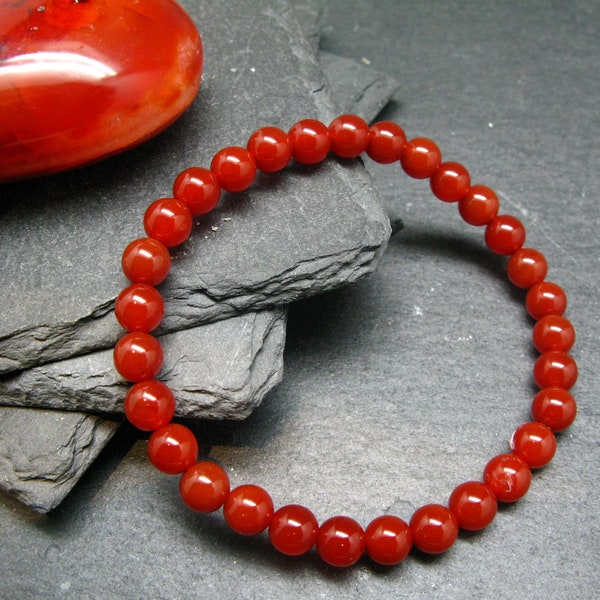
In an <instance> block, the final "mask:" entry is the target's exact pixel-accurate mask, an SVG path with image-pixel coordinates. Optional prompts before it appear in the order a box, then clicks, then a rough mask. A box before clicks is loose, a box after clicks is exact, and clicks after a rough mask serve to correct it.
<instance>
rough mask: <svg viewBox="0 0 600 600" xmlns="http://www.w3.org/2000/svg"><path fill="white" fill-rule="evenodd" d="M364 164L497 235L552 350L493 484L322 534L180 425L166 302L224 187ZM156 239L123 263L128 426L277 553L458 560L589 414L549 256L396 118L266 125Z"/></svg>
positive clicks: (495, 467)
mask: <svg viewBox="0 0 600 600" xmlns="http://www.w3.org/2000/svg"><path fill="white" fill-rule="evenodd" d="M330 152H331V153H333V154H335V155H337V156H339V157H341V158H347V159H351V158H355V157H358V156H359V155H360V154H362V153H363V152H366V153H367V155H368V156H369V157H370V158H371V159H373V160H374V161H376V162H379V163H394V162H400V164H401V166H402V168H403V170H404V171H405V172H406V173H407V174H408V175H410V176H411V177H413V178H416V179H429V183H430V187H431V190H432V192H433V194H434V195H435V196H436V197H437V198H439V199H440V200H442V201H443V202H454V203H457V205H458V210H459V213H460V215H461V217H462V218H463V219H464V220H465V221H466V222H467V223H469V224H471V225H474V226H479V227H485V235H484V237H485V243H486V245H487V246H488V248H489V249H490V250H491V251H492V252H493V253H494V254H498V255H501V256H507V257H508V261H507V265H506V270H507V275H508V278H509V280H510V281H511V282H512V283H513V284H514V285H516V286H517V287H519V288H523V289H526V290H528V291H527V296H526V300H525V304H526V309H527V311H528V313H529V314H530V315H531V317H532V318H533V319H534V320H535V321H536V323H535V326H534V327H533V343H534V345H535V347H536V349H537V350H538V351H539V352H540V356H539V357H538V359H537V360H536V361H535V364H534V367H533V377H534V380H535V383H536V385H537V386H538V387H539V388H540V391H539V392H538V393H537V394H536V395H535V397H534V399H533V402H532V405H531V414H532V417H533V420H532V421H530V422H527V423H524V424H522V425H521V426H519V427H518V428H517V429H516V430H515V432H514V433H513V435H512V438H511V440H510V447H511V452H510V453H503V454H499V455H498V456H495V457H493V458H492V459H491V460H490V461H489V462H488V463H487V465H486V466H485V468H484V471H483V477H482V481H467V482H465V483H462V484H461V485H459V486H458V487H456V488H455V489H454V490H453V491H452V493H451V495H450V497H449V500H448V505H447V506H444V505H442V504H427V505H425V506H422V507H420V508H418V509H417V510H416V511H415V513H414V514H413V515H412V517H411V518H410V520H409V522H408V523H407V522H406V521H404V520H402V519H401V518H399V517H397V516H393V515H383V516H380V517H378V518H376V519H375V520H373V521H372V522H371V523H369V524H368V526H367V527H366V528H365V529H363V528H362V527H361V525H360V524H359V523H357V522H356V521H355V520H354V519H352V518H350V517H347V516H334V517H332V518H329V519H327V520H326V521H325V522H323V523H322V524H321V525H319V524H318V522H317V519H316V518H315V516H314V515H313V513H312V512H311V511H310V510H309V509H307V508H305V507H304V506H301V505H298V504H290V505H287V506H283V507H281V508H279V509H278V510H277V511H275V509H274V506H273V501H272V499H271V497H270V495H269V494H268V493H267V492H266V491H265V490H264V489H263V488H261V487H260V486H257V485H252V484H246V485H241V486H239V487H237V488H235V489H233V490H231V488H230V482H229V477H228V475H227V473H226V472H225V471H224V469H223V468H222V467H221V466H220V465H218V464H217V463H215V462H212V461H209V460H201V461H199V462H197V458H198V442H197V440H196V437H195V435H194V434H193V433H192V431H191V430H190V429H189V428H187V427H185V426H184V425H181V424H178V423H172V422H171V421H172V419H173V416H174V413H175V399H174V397H173V394H172V392H171V390H170V389H169V388H168V386H166V385H165V384H164V383H162V382H161V381H159V380H157V379H156V376H157V375H158V373H159V371H160V369H161V366H162V362H163V351H162V348H161V345H160V342H159V341H158V340H157V339H156V337H154V336H152V335H151V334H150V332H151V331H153V330H154V329H155V328H156V327H158V325H159V324H160V323H161V321H162V318H163V316H164V301H163V298H162V296H161V294H160V292H159V291H158V290H157V289H156V286H157V285H158V284H160V283H161V282H162V281H163V280H164V279H165V278H166V277H167V275H168V273H169V270H170V267H171V258H170V254H169V248H170V247H174V246H178V245H179V244H181V243H183V242H184V241H185V240H186V239H187V238H188V236H189V235H190V233H191V231H192V227H193V218H194V217H197V216H200V215H204V214H206V213H208V212H210V211H211V210H212V209H214V208H215V206H216V205H217V203H218V201H219V198H220V195H221V191H222V190H224V191H226V192H240V191H243V190H246V189H247V188H248V187H250V185H251V184H252V182H253V181H254V179H255V177H256V173H257V170H260V171H263V172H266V173H274V172H277V171H280V170H282V169H284V168H285V167H286V166H287V164H288V163H289V162H290V160H291V159H292V158H293V159H294V160H295V161H297V162H299V163H302V164H309V165H311V164H316V163H319V162H320V161H322V160H324V159H325V158H326V156H327V155H328V154H329V153H330ZM144 228H145V231H146V233H147V235H148V237H146V238H141V239H137V240H135V241H133V242H131V243H130V244H129V245H128V246H127V247H126V249H125V251H124V253H123V256H122V267H123V271H124V273H125V275H126V277H127V278H128V279H129V280H130V281H131V285H129V286H128V287H127V288H125V289H124V290H123V291H122V292H121V293H120V294H119V296H118V298H117V301H116V304H115V315H116V317H117V319H118V321H119V323H120V324H121V325H122V326H123V327H124V328H125V329H126V330H127V331H128V333H126V334H125V335H124V336H123V337H122V338H121V339H120V340H119V341H118V342H117V344H116V346H115V349H114V362H115V367H116V369H117V371H118V372H119V374H120V375H121V376H122V377H124V378H125V379H127V380H129V381H131V382H133V383H134V385H133V386H132V387H131V388H130V390H129V392H128V393H127V396H126V398H125V414H126V416H127V418H128V420H129V421H130V422H131V423H132V424H133V425H134V426H135V427H137V428H139V429H141V430H143V431H151V432H152V434H151V435H150V438H149V441H148V456H149V459H150V461H151V462H152V464H153V465H154V466H155V467H156V468H157V469H158V470H160V471H162V472H163V473H168V474H181V478H180V480H179V491H180V494H181V498H182V499H183V502H184V503H185V504H186V505H187V506H188V507H190V508H191V509H193V510H196V511H200V512H213V511H216V510H218V509H219V508H221V507H223V514H224V518H225V521H226V522H227V523H228V525H229V526H230V527H231V528H232V529H233V530H234V531H236V532H238V533H240V534H243V535H255V534H259V533H261V532H263V531H264V530H266V529H267V528H268V536H269V539H270V540H271V543H272V544H273V546H274V547H275V548H276V549H277V550H279V551H280V552H282V553H284V554H287V555H291V556H295V555H300V554H303V553H305V552H308V551H309V550H311V549H312V548H313V546H315V545H316V549H317V552H318V554H319V555H320V556H321V558H323V560H325V561H326V562H327V563H328V564H330V565H333V566H338V567H343V566H349V565H352V564H354V563H355V562H357V561H358V560H359V559H360V557H361V556H362V555H363V554H365V553H366V554H367V555H368V556H369V557H370V558H371V559H372V560H373V561H375V562H377V563H380V564H384V565H393V564H396V563H399V562H401V561H402V560H403V559H404V558H405V557H406V556H407V555H408V553H409V552H410V551H411V549H412V548H413V547H415V548H417V549H419V550H420V551H422V552H426V553H430V554H439V553H442V552H445V551H446V550H448V549H449V548H450V547H451V546H452V544H453V543H454V541H455V540H456V538H457V536H458V532H459V529H460V528H462V529H464V530H471V531H476V530H480V529H483V528H485V527H486V526H487V525H489V524H490V523H491V522H492V520H493V519H494V517H495V515H496V511H497V506H498V502H499V501H500V502H515V501H517V500H519V499H520V498H522V497H523V496H524V495H525V493H526V492H527V490H528V489H529V485H530V482H531V469H536V468H539V467H542V466H544V465H546V464H548V462H549V461H550V460H551V459H552V458H553V456H554V453H555V451H556V437H555V435H554V434H555V433H556V432H559V431H562V430H564V429H566V428H567V427H569V426H570V425H571V424H572V423H573V421H574V419H575V416H576V412H577V406H576V402H575V400H574V398H573V396H572V395H571V394H570V393H569V391H568V390H569V389H570V388H571V387H572V386H573V385H574V383H575V381H576V379H577V365H576V363H575V361H574V360H573V358H572V357H571V356H570V355H569V354H568V353H567V352H568V351H569V350H570V348H571V347H572V345H573V343H574V341H575V331H574V329H573V326H572V324H571V323H570V322H569V321H568V320H567V319H566V318H565V317H564V316H562V315H563V313H564V311H565V309H566V306H567V299H566V295H565V293H564V291H563V290H562V289H561V287H559V286H558V285H557V284H555V283H552V282H550V281H546V280H545V278H546V274H547V270H548V266H547V263H546V259H545V257H544V256H543V254H541V253H540V252H539V251H538V250H535V249H533V248H524V247H523V244H524V242H525V228H524V226H523V224H522V223H521V222H520V221H519V220H518V219H517V218H516V217H514V216H511V215H508V214H499V201H498V197H497V195H496V194H495V193H494V191H493V190H492V189H490V188H488V187H486V186H483V185H471V180H470V175H469V172H468V171H467V169H466V168H465V167H464V166H463V165H461V164H460V163H457V162H442V159H441V152H440V149H439V148H438V146H437V145H436V144H435V143H434V142H433V141H432V140H430V139H427V138H415V139H412V140H409V141H407V138H406V136H405V134H404V131H403V130H402V128H401V127H399V126H398V125H397V124H395V123H392V122H390V121H382V122H379V123H375V124H374V125H372V126H371V127H369V125H368V124H367V123H366V122H365V121H364V120H363V119H361V118H360V117H358V116H355V115H342V116H340V117H338V118H336V119H335V120H334V121H333V122H332V123H331V125H330V126H329V127H327V126H326V125H324V124H323V123H321V122H320V121H317V120H314V119H305V120H302V121H299V122H298V123H296V124H295V125H293V126H292V128H291V129H290V130H289V132H288V133H286V132H284V131H282V130H281V129H278V128H276V127H263V128H261V129H259V130H257V131H256V132H255V133H253V134H252V136H251V137H250V139H249V141H248V144H247V146H246V148H243V147H240V146H232V147H227V148H224V149H222V150H220V151H219V152H217V154H216V155H215V156H214V158H213V159H212V162H211V165H210V169H205V168H200V167H192V168H189V169H186V170H185V171H183V172H182V173H180V174H179V175H178V176H177V178H176V179H175V182H174V184H173V197H172V198H161V199H159V200H156V201H155V202H153V203H152V204H151V205H150V206H149V208H148V209H147V211H146V213H145V215H144Z"/></svg>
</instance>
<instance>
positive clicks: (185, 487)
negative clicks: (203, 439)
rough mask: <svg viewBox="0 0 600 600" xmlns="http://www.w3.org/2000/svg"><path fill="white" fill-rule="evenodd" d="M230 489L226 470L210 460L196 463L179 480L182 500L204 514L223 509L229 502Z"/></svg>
mask: <svg viewBox="0 0 600 600" xmlns="http://www.w3.org/2000/svg"><path fill="white" fill-rule="evenodd" d="M229 488H230V485H229V477H228V476H227V473H226V472H225V470H224V469H223V468H222V467H221V466H220V465H218V464H217V463H215V462H212V461H210V460H205V461H201V462H197V463H194V464H193V465H192V466H191V467H189V468H188V469H186V471H185V473H184V474H183V475H182V476H181V479H180V480H179V494H180V496H181V499H182V500H183V501H184V502H185V504H186V505H187V506H189V507H190V508H191V509H192V510H197V511H198V512H203V513H210V512H213V511H215V510H218V509H219V508H221V506H223V504H224V503H225V500H227V496H228V495H229Z"/></svg>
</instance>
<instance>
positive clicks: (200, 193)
mask: <svg viewBox="0 0 600 600" xmlns="http://www.w3.org/2000/svg"><path fill="white" fill-rule="evenodd" d="M173 196H174V197H175V198H177V200H181V201H182V202H185V204H186V205H187V207H188V209H189V211H190V212H191V213H192V215H193V216H195V217H198V216H200V215H205V214H206V213H209V212H210V211H211V210H213V209H214V208H216V206H217V204H218V203H219V198H220V197H221V187H220V186H219V182H218V181H217V178H216V177H215V176H214V174H213V172H212V171H209V170H208V169H203V168H202V167H190V168H189V169H186V170H185V171H182V172H181V173H179V175H177V177H176V178H175V182H174V183H173Z"/></svg>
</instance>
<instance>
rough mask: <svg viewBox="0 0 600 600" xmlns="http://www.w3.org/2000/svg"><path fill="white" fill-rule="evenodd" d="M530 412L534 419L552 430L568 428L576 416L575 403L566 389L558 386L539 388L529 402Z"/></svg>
mask: <svg viewBox="0 0 600 600" xmlns="http://www.w3.org/2000/svg"><path fill="white" fill-rule="evenodd" d="M531 414H532V416H533V418H534V419H535V420H536V421H539V422H540V423H543V424H544V425H547V426H548V427H549V428H550V429H551V430H552V431H564V430H565V429H567V428H569V427H570V426H571V425H572V424H573V421H574V420H575V417H576V416H577V403H576V402H575V398H573V396H571V394H569V392H567V390H565V389H563V388H558V387H550V388H544V389H543V390H540V391H539V392H538V393H537V394H536V395H535V397H534V399H533V402H532V403H531Z"/></svg>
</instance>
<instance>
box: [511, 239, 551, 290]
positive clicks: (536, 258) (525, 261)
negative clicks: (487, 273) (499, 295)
mask: <svg viewBox="0 0 600 600" xmlns="http://www.w3.org/2000/svg"><path fill="white" fill-rule="evenodd" d="M506 272H507V274H508V278H509V279H510V281H512V283H514V284H515V285H516V286H517V287H520V288H524V289H529V288H531V287H533V286H534V285H536V284H537V283H540V282H541V281H543V280H544V277H546V273H548V263H547V262H546V257H545V256H544V255H543V254H542V253H541V252H538V251H537V250H535V249H534V248H521V249H520V250H517V251H516V252H515V253H514V254H513V255H512V256H511V257H510V258H509V259H508V263H507V264H506Z"/></svg>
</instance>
